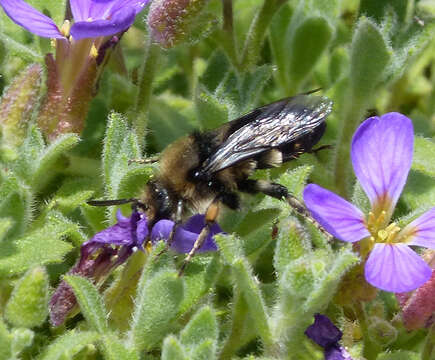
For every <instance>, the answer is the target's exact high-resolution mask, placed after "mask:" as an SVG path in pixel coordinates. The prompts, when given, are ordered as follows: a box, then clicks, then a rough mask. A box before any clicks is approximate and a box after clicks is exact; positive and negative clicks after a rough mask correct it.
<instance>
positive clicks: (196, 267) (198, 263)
mask: <svg viewBox="0 0 435 360" xmlns="http://www.w3.org/2000/svg"><path fill="white" fill-rule="evenodd" d="M220 268H221V266H220V262H219V257H218V256H216V255H213V256H197V257H195V258H193V260H192V261H191V262H190V263H189V265H188V266H187V268H186V271H185V272H184V275H183V277H184V283H185V286H184V299H183V302H182V303H181V306H180V313H181V314H184V313H186V312H187V311H189V310H190V309H191V308H192V307H193V306H195V304H196V303H197V302H198V301H199V300H200V299H201V298H202V297H204V296H205V295H206V294H208V293H209V292H211V290H212V289H213V285H214V283H215V282H216V280H217V277H218V275H219V270H220Z"/></svg>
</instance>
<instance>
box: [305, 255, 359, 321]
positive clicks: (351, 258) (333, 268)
mask: <svg viewBox="0 0 435 360" xmlns="http://www.w3.org/2000/svg"><path fill="white" fill-rule="evenodd" d="M318 258H320V257H318ZM329 261H331V265H330V267H329V269H322V268H321V267H318V268H316V267H315V266H313V275H314V278H315V282H314V288H313V291H312V292H311V293H310V294H309V296H308V297H307V301H306V302H305V304H304V310H305V311H306V312H308V313H313V312H316V311H317V312H318V311H321V310H322V309H324V308H326V306H327V305H328V304H329V302H330V301H331V299H332V297H333V296H334V294H335V292H336V290H337V288H338V285H339V284H340V281H341V279H342V278H343V276H344V275H345V274H346V272H347V271H349V270H350V269H351V268H352V267H353V266H355V265H356V264H358V263H359V262H360V258H359V256H358V255H357V254H355V253H354V252H352V251H351V250H349V249H347V248H342V249H340V250H339V251H338V252H336V253H335V254H334V257H330V258H329ZM313 265H314V264H313Z"/></svg>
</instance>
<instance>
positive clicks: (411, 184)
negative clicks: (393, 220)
mask: <svg viewBox="0 0 435 360" xmlns="http://www.w3.org/2000/svg"><path fill="white" fill-rule="evenodd" d="M401 201H404V202H405V203H406V204H407V205H408V207H409V208H410V209H419V208H422V209H429V208H430V207H432V206H433V205H434V204H435V182H434V178H433V177H432V176H428V175H426V174H425V173H421V172H417V171H413V170H411V171H410V172H409V175H408V180H407V182H406V185H405V190H404V191H403V194H402V196H401Z"/></svg>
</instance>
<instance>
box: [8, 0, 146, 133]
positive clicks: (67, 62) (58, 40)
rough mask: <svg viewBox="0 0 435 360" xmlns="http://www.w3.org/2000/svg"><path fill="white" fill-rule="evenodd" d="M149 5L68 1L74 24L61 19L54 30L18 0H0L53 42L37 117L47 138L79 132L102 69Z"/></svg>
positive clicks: (131, 1)
mask: <svg viewBox="0 0 435 360" xmlns="http://www.w3.org/2000/svg"><path fill="white" fill-rule="evenodd" d="M148 1H149V0H142V1H140V0H106V1H101V0H71V1H70V2H69V4H70V7H71V13H72V17H73V23H72V24H71V22H70V20H65V22H64V24H63V25H62V26H60V27H58V26H57V25H56V24H55V23H54V21H53V20H52V19H50V18H49V17H47V16H45V15H44V14H42V13H41V12H39V11H38V10H36V9H34V8H33V7H32V6H30V5H29V4H27V3H26V2H24V1H23V0H0V6H2V7H3V10H4V11H5V12H6V14H7V15H8V16H9V17H10V18H11V19H12V20H13V21H14V22H15V23H17V24H18V25H20V26H22V27H23V28H25V29H27V30H28V31H30V32H32V33H34V34H36V35H38V36H42V37H47V38H52V39H54V40H55V41H54V42H53V44H54V46H55V50H56V56H55V57H53V55H52V54H46V57H45V62H46V65H47V96H46V97H45V100H44V102H43V104H42V106H41V109H40V111H39V116H38V124H39V126H40V128H41V129H42V130H43V132H44V134H45V135H46V136H47V137H48V138H49V139H51V140H53V139H55V138H56V137H58V136H59V135H60V134H63V133H67V132H75V133H80V132H81V131H82V130H83V128H84V120H85V118H86V114H87V111H88V107H89V103H90V101H91V100H92V97H93V96H94V95H95V93H96V91H95V87H96V84H97V82H98V79H99V77H100V75H101V73H102V66H103V65H104V64H105V63H106V61H107V59H108V57H109V55H110V53H111V50H112V49H113V48H114V47H115V46H116V45H117V44H118V42H119V39H120V36H121V35H122V33H123V32H124V31H126V30H127V29H128V28H129V27H130V26H131V25H132V24H133V22H134V20H135V17H136V15H137V14H138V13H139V12H140V11H141V10H142V9H143V8H144V6H145V5H146V4H147V3H148Z"/></svg>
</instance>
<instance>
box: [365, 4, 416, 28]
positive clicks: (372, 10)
mask: <svg viewBox="0 0 435 360" xmlns="http://www.w3.org/2000/svg"><path fill="white" fill-rule="evenodd" d="M413 4H414V2H413V1H410V0H394V1H376V0H361V2H360V7H359V13H360V14H361V15H365V16H369V17H372V18H374V19H375V20H377V21H378V22H380V21H381V20H383V18H384V16H385V14H386V11H387V10H390V9H393V11H394V13H395V14H396V15H397V17H398V21H399V23H402V24H403V23H404V22H405V21H406V20H407V19H408V18H409V17H410V15H411V14H412V10H413Z"/></svg>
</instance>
